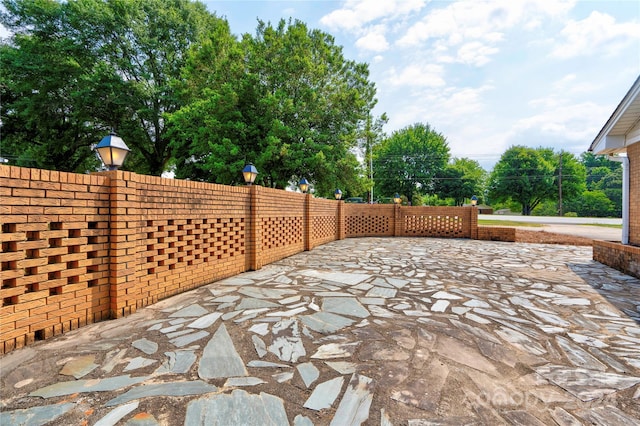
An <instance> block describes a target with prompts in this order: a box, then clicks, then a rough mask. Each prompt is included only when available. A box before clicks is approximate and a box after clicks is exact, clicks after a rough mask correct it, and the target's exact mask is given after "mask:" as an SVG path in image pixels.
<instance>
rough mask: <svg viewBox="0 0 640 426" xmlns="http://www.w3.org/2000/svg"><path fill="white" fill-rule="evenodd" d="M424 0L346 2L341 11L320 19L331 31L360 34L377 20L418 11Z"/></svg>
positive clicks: (349, 0) (362, 0)
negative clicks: (365, 27)
mask: <svg viewBox="0 0 640 426" xmlns="http://www.w3.org/2000/svg"><path fill="white" fill-rule="evenodd" d="M425 3H426V1H425V0H383V1H380V0H348V1H347V2H346V3H345V4H344V6H343V8H342V9H338V10H334V11H333V12H331V13H329V14H328V15H325V16H323V17H322V18H321V19H320V23H321V24H322V25H324V26H326V27H328V28H329V29H332V30H347V31H353V32H356V33H358V32H360V30H361V29H362V27H363V26H365V25H366V24H368V23H370V22H373V21H376V20H378V19H392V20H393V19H396V18H398V17H401V16H403V15H406V14H409V13H412V12H418V11H420V10H421V9H422V8H423V7H424V5H425Z"/></svg>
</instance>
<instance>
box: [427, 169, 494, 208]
mask: <svg viewBox="0 0 640 426" xmlns="http://www.w3.org/2000/svg"><path fill="white" fill-rule="evenodd" d="M486 176H487V172H486V171H485V170H484V169H483V168H482V167H481V166H480V163H478V162H477V161H475V160H471V159H468V158H454V159H453V161H452V162H451V164H449V165H448V166H447V168H446V169H445V170H443V172H442V173H441V174H440V175H439V176H438V178H437V185H436V192H437V193H438V195H440V196H441V197H444V198H453V200H454V203H455V205H456V206H461V205H463V204H464V200H465V199H467V198H470V197H471V196H473V195H479V194H480V193H481V192H482V187H483V184H484V181H485V180H486Z"/></svg>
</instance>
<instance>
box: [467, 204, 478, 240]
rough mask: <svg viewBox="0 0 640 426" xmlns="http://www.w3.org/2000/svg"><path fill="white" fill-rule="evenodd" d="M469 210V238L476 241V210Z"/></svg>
mask: <svg viewBox="0 0 640 426" xmlns="http://www.w3.org/2000/svg"><path fill="white" fill-rule="evenodd" d="M469 208H470V209H471V213H470V215H469V216H470V220H469V223H470V225H471V229H470V235H469V238H471V239H472V240H477V239H478V208H477V207H469Z"/></svg>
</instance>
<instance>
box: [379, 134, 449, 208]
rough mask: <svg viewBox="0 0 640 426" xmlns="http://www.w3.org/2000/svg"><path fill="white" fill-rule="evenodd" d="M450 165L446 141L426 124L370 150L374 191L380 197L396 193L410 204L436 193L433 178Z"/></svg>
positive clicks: (397, 135) (388, 139)
mask: <svg viewBox="0 0 640 426" xmlns="http://www.w3.org/2000/svg"><path fill="white" fill-rule="evenodd" d="M448 161H449V146H448V144H447V142H446V139H445V137H444V136H443V135H442V134H440V133H438V132H436V131H435V130H433V129H432V128H431V127H430V126H429V125H428V124H421V123H417V124H414V125H412V126H408V127H405V128H404V129H401V130H398V131H395V132H393V133H392V134H391V136H390V137H389V138H387V139H385V140H384V141H382V142H381V143H380V144H379V145H378V146H375V147H374V150H373V170H374V180H375V184H376V187H377V188H379V193H380V194H381V195H383V196H387V197H391V196H393V194H395V193H399V194H400V195H403V196H405V197H407V199H408V201H409V202H410V203H412V204H413V198H414V194H422V195H424V194H432V193H434V192H435V191H436V189H437V188H436V177H437V176H438V175H441V174H442V172H443V170H444V169H445V168H446V165H447V162H448Z"/></svg>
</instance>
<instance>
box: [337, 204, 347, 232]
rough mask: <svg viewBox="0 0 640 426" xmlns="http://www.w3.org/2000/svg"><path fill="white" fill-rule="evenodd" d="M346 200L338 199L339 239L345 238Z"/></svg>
mask: <svg viewBox="0 0 640 426" xmlns="http://www.w3.org/2000/svg"><path fill="white" fill-rule="evenodd" d="M344 219H345V218H344V201H342V200H340V201H338V217H337V218H336V227H337V228H338V229H337V231H338V232H337V234H338V235H337V239H338V240H344V233H345V220H344Z"/></svg>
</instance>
